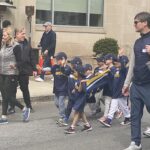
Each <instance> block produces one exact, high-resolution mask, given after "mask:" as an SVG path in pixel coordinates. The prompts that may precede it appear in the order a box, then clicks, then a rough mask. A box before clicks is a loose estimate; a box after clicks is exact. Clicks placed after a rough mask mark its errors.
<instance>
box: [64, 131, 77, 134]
mask: <svg viewBox="0 0 150 150" xmlns="http://www.w3.org/2000/svg"><path fill="white" fill-rule="evenodd" d="M74 133H75V132H67V131H65V134H74Z"/></svg>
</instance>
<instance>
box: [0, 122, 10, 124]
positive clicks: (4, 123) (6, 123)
mask: <svg viewBox="0 0 150 150" xmlns="http://www.w3.org/2000/svg"><path fill="white" fill-rule="evenodd" d="M4 124H8V122H3V123H0V125H4Z"/></svg>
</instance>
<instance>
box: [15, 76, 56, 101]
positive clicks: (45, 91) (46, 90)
mask: <svg viewBox="0 0 150 150" xmlns="http://www.w3.org/2000/svg"><path fill="white" fill-rule="evenodd" d="M29 90H30V97H31V101H50V100H53V97H54V95H53V81H51V80H50V77H49V76H46V79H45V81H44V82H37V81H35V80H34V78H33V77H30V81H29ZM22 98H23V96H22V92H21V90H20V88H19V87H18V89H17V99H22Z"/></svg>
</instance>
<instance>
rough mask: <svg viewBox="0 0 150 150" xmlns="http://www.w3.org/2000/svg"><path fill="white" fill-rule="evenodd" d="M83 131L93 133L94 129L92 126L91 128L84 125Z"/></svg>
mask: <svg viewBox="0 0 150 150" xmlns="http://www.w3.org/2000/svg"><path fill="white" fill-rule="evenodd" d="M81 131H92V127H91V125H90V126H87V125H84V128H83V129H82V130H81Z"/></svg>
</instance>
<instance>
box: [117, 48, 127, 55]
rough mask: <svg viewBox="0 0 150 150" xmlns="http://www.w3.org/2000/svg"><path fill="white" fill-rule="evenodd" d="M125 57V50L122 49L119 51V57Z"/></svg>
mask: <svg viewBox="0 0 150 150" xmlns="http://www.w3.org/2000/svg"><path fill="white" fill-rule="evenodd" d="M123 55H125V49H124V48H120V49H119V50H118V56H123Z"/></svg>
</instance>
